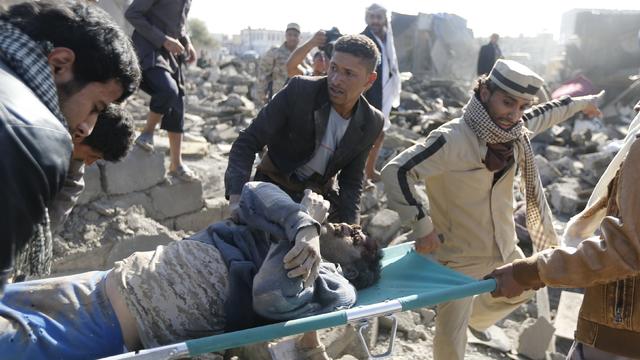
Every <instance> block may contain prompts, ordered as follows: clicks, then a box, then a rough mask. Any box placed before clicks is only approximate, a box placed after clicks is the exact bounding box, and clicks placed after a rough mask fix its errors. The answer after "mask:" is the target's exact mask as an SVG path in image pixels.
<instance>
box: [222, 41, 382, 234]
mask: <svg viewBox="0 0 640 360" xmlns="http://www.w3.org/2000/svg"><path fill="white" fill-rule="evenodd" d="M379 57H380V53H379V51H378V49H377V47H376V45H375V44H374V43H373V42H372V41H371V39H369V38H367V37H366V36H363V35H349V36H343V37H341V38H340V39H338V41H337V42H336V44H335V46H334V53H333V56H332V58H331V62H330V64H329V69H328V72H327V76H326V77H294V78H292V79H291V80H290V81H289V83H288V84H287V86H285V87H284V88H283V89H282V90H281V91H280V92H278V94H276V96H275V97H274V98H273V99H272V100H271V102H270V103H269V104H267V105H266V106H265V107H264V108H263V109H262V110H261V111H260V113H259V114H258V116H257V117H256V119H254V121H253V122H252V124H251V125H250V126H249V127H248V128H247V129H245V130H243V131H241V132H240V135H239V136H238V139H236V141H235V142H234V143H233V146H232V148H231V152H230V154H229V165H228V167H227V171H226V174H225V189H226V196H227V198H228V199H229V200H230V203H231V206H232V207H234V206H236V205H237V202H238V198H239V195H240V192H241V190H242V187H243V185H244V184H245V183H246V182H248V181H249V180H250V177H251V169H252V165H253V161H254V159H255V155H256V153H258V152H260V151H261V150H262V149H263V148H264V147H265V146H266V147H267V149H268V150H267V152H266V154H265V155H264V156H263V158H262V160H261V162H260V164H259V165H258V168H257V170H256V175H255V180H260V181H269V182H272V183H275V184H277V185H279V186H280V187H281V188H282V189H283V190H285V191H286V192H287V193H288V194H289V195H290V196H291V197H292V198H293V199H294V200H295V201H300V199H301V198H302V196H303V195H304V190H305V189H311V190H314V191H315V192H317V193H319V194H321V195H323V196H324V197H325V198H326V199H328V200H329V201H330V203H331V205H332V206H331V210H330V215H329V219H330V221H337V222H345V223H349V224H357V223H358V222H359V211H360V209H359V204H360V196H361V194H362V187H363V179H364V166H365V162H366V160H367V155H368V153H369V150H370V149H371V146H372V145H373V143H374V142H375V140H376V138H377V137H378V136H379V135H380V132H381V130H382V125H383V122H384V120H383V115H382V114H381V113H380V111H379V110H377V109H375V108H374V107H373V106H371V105H370V104H369V102H367V100H366V99H365V98H364V96H362V93H363V92H364V91H366V90H367V89H368V88H369V87H371V84H373V82H374V81H375V80H376V76H377V75H376V72H375V68H376V65H377V63H378V62H379ZM336 178H337V185H338V186H337V189H335V187H334V186H333V185H334V180H335V179H336Z"/></svg>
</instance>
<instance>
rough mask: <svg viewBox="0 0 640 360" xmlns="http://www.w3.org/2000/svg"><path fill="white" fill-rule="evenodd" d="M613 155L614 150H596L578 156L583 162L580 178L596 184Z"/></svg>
mask: <svg viewBox="0 0 640 360" xmlns="http://www.w3.org/2000/svg"><path fill="white" fill-rule="evenodd" d="M615 155H616V153H615V152H597V153H591V154H585V155H580V156H578V159H579V160H580V161H581V162H582V163H583V164H584V172H583V173H582V176H580V178H581V179H582V180H584V181H586V182H587V183H589V184H591V185H596V184H597V183H598V180H600V177H601V176H602V174H603V173H604V171H605V170H606V169H607V166H609V164H610V163H611V160H613V157H614V156H615Z"/></svg>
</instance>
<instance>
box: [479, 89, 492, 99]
mask: <svg viewBox="0 0 640 360" xmlns="http://www.w3.org/2000/svg"><path fill="white" fill-rule="evenodd" d="M490 97H491V91H489V88H488V87H487V85H482V86H480V101H482V102H483V103H486V102H487V101H489V98H490Z"/></svg>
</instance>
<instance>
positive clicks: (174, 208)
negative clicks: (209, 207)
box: [149, 181, 203, 220]
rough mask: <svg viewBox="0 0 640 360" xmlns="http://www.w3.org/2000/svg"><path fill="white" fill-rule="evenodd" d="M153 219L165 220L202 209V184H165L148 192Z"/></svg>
mask: <svg viewBox="0 0 640 360" xmlns="http://www.w3.org/2000/svg"><path fill="white" fill-rule="evenodd" d="M149 196H150V197H151V202H152V204H153V209H154V211H153V214H151V216H152V217H153V218H155V219H160V220H162V219H166V218H170V217H174V216H178V215H182V214H187V213H190V212H194V211H196V210H199V209H200V208H202V205H203V204H202V183H200V182H199V181H194V182H183V181H176V182H173V183H169V182H166V183H164V184H162V185H160V186H156V187H154V188H153V189H151V191H150V192H149Z"/></svg>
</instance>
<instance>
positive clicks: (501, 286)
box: [485, 264, 526, 298]
mask: <svg viewBox="0 0 640 360" xmlns="http://www.w3.org/2000/svg"><path fill="white" fill-rule="evenodd" d="M485 278H494V279H496V289H495V290H494V291H493V292H491V296H493V297H507V298H512V297H516V296H519V295H520V294H522V293H523V292H524V291H525V290H526V289H525V288H524V287H523V286H522V285H520V284H519V283H518V282H517V281H516V280H515V279H514V277H513V265H512V264H507V265H503V266H501V267H499V268H497V269H495V270H493V271H492V272H491V274H489V275H487V276H486V277H485Z"/></svg>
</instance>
